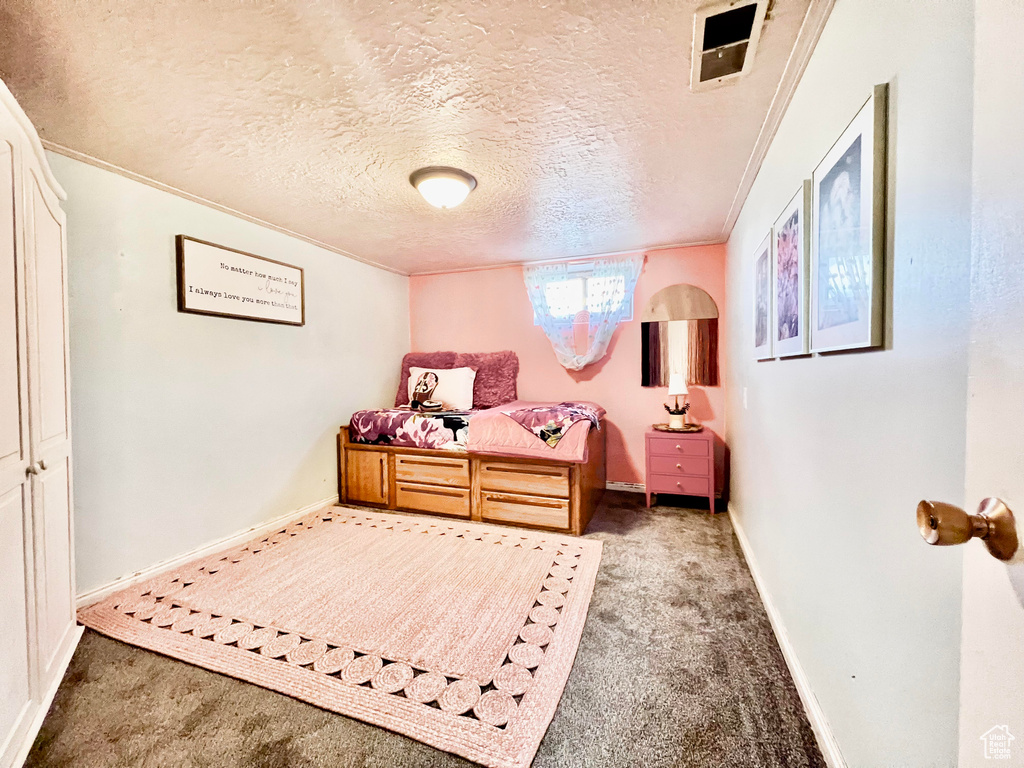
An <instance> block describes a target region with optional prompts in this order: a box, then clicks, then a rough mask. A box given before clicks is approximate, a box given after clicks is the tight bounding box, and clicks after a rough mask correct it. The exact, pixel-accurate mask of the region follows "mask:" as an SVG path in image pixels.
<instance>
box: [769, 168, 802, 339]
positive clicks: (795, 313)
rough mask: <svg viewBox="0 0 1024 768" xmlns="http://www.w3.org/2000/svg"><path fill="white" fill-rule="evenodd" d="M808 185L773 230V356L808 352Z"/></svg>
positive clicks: (789, 205) (795, 196)
mask: <svg viewBox="0 0 1024 768" xmlns="http://www.w3.org/2000/svg"><path fill="white" fill-rule="evenodd" d="M810 215H811V182H810V179H808V180H806V181H804V183H803V185H802V186H801V187H800V191H799V192H797V193H796V194H795V195H794V196H793V199H792V200H790V201H789V204H788V205H787V206H786V208H785V210H783V212H782V214H781V215H780V216H779V218H778V219H777V220H776V222H775V227H774V228H773V230H772V231H773V232H774V236H775V270H774V273H775V280H774V284H773V287H772V288H773V290H772V292H773V294H774V299H775V323H774V326H773V327H774V334H775V355H776V357H791V356H793V355H806V354H807V353H808V352H810V340H811V334H810V333H809V332H808V328H807V301H808V291H809V278H810V272H809V271H810V251H811V226H810Z"/></svg>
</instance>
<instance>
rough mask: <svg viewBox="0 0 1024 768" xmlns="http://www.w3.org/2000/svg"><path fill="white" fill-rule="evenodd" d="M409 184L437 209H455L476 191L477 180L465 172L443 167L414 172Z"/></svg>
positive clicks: (421, 169) (432, 167)
mask: <svg viewBox="0 0 1024 768" xmlns="http://www.w3.org/2000/svg"><path fill="white" fill-rule="evenodd" d="M409 183H410V184H412V185H413V186H414V187H416V189H418V190H419V193H420V194H421V195H423V199H424V200H426V201H427V202H428V203H430V204H431V205H432V206H434V207H435V208H454V207H455V206H457V205H459V204H461V203H462V201H463V200H465V199H466V196H467V195H468V194H469V193H470V192H472V191H473V190H474V189H476V179H474V178H473V177H472V176H470V175H469V174H468V173H466V172H465V171H460V170H459V169H458V168H444V167H441V166H431V167H430V168H420V169H419V170H418V171H413V172H412V174H411V175H410V176H409Z"/></svg>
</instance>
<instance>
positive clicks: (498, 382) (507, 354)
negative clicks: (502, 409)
mask: <svg viewBox="0 0 1024 768" xmlns="http://www.w3.org/2000/svg"><path fill="white" fill-rule="evenodd" d="M451 367H452V368H473V369H474V370H475V371H476V379H475V380H474V381H473V407H474V408H496V407H498V406H499V405H504V404H505V403H511V402H512V401H513V400H515V399H516V397H517V395H516V380H517V379H518V378H519V357H518V356H517V355H516V353H515V352H512V351H510V350H505V351H503V352H460V353H459V354H457V355H456V356H455V361H454V363H453V364H452V365H451Z"/></svg>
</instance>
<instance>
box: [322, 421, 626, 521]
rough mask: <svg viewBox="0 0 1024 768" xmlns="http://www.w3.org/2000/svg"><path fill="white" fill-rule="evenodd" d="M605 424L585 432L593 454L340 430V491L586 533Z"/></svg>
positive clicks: (352, 499)
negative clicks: (406, 442) (466, 448)
mask: <svg viewBox="0 0 1024 768" xmlns="http://www.w3.org/2000/svg"><path fill="white" fill-rule="evenodd" d="M605 432H606V430H605V429H603V428H602V429H591V430H590V433H589V435H588V436H587V462H586V463H585V464H578V463H573V462H569V461H559V460H557V459H533V458H506V457H503V456H494V455H492V454H485V453H472V452H470V453H456V452H453V451H435V450H427V449H425V448H404V447H397V448H396V447H393V446H390V445H366V444H364V443H352V442H349V439H348V427H347V426H345V427H342V428H341V431H340V432H339V433H338V498H339V500H340V501H341V503H343V504H346V503H347V504H361V505H365V506H370V507H378V508H382V509H395V510H401V511H403V512H426V513H429V514H435V515H447V516H451V517H461V518H465V519H467V520H477V521H483V522H488V523H502V524H508V525H519V526H523V527H525V528H541V529H545V530H554V531H563V532H565V533H571V534H573V535H576V536H578V535H580V534H581V533H583V531H585V530H586V528H587V524H588V523H589V522H590V518H591V517H593V515H594V510H595V509H597V505H598V504H599V503H600V501H601V496H602V494H603V493H604V486H605Z"/></svg>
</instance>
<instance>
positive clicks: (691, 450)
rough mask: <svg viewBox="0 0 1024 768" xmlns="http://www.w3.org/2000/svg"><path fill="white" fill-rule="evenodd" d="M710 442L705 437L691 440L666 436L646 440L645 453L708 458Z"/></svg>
mask: <svg viewBox="0 0 1024 768" xmlns="http://www.w3.org/2000/svg"><path fill="white" fill-rule="evenodd" d="M710 446H711V441H710V440H708V439H707V438H706V437H701V438H700V439H697V440H695V439H693V438H687V437H681V436H680V437H675V436H671V435H669V436H666V437H662V436H661V435H658V436H657V437H648V438H647V451H648V452H649V453H650V454H652V455H655V456H710V455H711V449H710Z"/></svg>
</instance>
